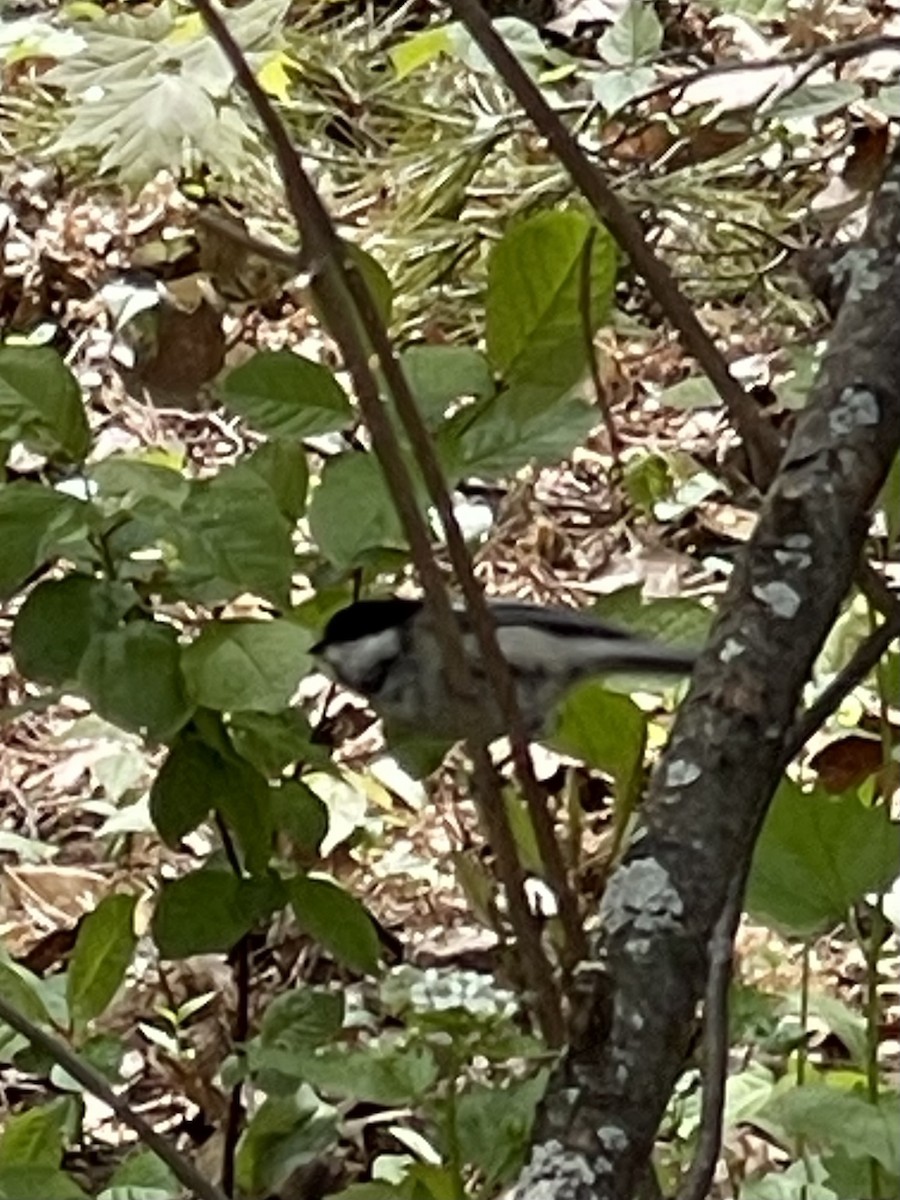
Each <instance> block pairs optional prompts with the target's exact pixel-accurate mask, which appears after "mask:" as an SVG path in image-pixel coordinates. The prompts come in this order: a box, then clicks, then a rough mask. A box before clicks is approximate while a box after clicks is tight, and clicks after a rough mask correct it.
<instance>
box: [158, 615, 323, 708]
mask: <svg viewBox="0 0 900 1200" xmlns="http://www.w3.org/2000/svg"><path fill="white" fill-rule="evenodd" d="M312 642H313V638H312V634H310V632H309V631H308V630H306V629H304V628H303V627H302V626H301V625H297V624H296V623H295V622H293V621H288V620H284V619H276V620H273V621H211V622H210V623H209V624H207V625H205V626H204V627H203V629H202V631H201V633H200V636H199V637H197V638H195V639H194V641H193V642H191V644H190V645H189V646H187V647H185V649H184V650H183V651H182V655H181V667H182V670H183V671H184V677H185V680H186V681H187V688H188V694H189V695H190V696H191V698H192V699H193V700H194V701H195V702H196V703H197V704H200V705H203V707H204V708H213V709H216V710H217V711H219V712H241V711H249V710H255V711H257V712H263V713H278V712H281V711H282V709H285V708H287V706H288V704H290V702H291V699H292V697H293V695H294V693H295V692H296V690H297V685H298V684H299V682H300V680H301V679H302V678H303V677H304V675H306V674H308V673H309V670H310V668H311V667H312V659H311V658H310V657H309V655H308V654H307V650H308V649H309V647H310V646H311V645H312Z"/></svg>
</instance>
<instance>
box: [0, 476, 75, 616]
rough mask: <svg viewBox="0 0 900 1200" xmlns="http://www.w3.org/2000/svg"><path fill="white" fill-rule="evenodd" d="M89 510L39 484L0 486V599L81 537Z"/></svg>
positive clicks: (8, 595)
mask: <svg viewBox="0 0 900 1200" xmlns="http://www.w3.org/2000/svg"><path fill="white" fill-rule="evenodd" d="M89 513H90V507H89V506H88V505H87V504H85V503H84V502H83V501H81V500H76V499H75V498H74V497H72V496H66V495H63V494H61V493H60V492H54V491H52V490H51V489H50V488H48V487H44V485H43V484H40V483H29V482H26V481H24V480H20V481H19V482H17V483H9V484H3V485H0V600H8V599H9V597H10V596H12V595H13V594H14V593H15V592H16V591H17V590H18V589H19V588H20V587H21V586H22V584H23V583H24V582H25V580H26V579H27V578H28V576H29V575H31V573H32V572H33V571H35V570H37V568H38V567H40V566H43V565H44V564H45V563H48V562H51V561H52V560H53V559H54V558H56V557H57V556H58V555H59V554H60V553H62V552H63V550H64V549H65V548H66V545H67V544H68V543H70V542H73V541H79V540H81V539H82V538H84V536H85V534H86V532H87V528H86V525H87V520H88V514H89Z"/></svg>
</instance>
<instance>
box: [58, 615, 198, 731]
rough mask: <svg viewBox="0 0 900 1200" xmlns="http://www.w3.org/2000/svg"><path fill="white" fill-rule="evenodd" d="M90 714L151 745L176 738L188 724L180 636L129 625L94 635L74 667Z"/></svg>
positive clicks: (163, 628) (146, 624)
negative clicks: (128, 731) (137, 736)
mask: <svg viewBox="0 0 900 1200" xmlns="http://www.w3.org/2000/svg"><path fill="white" fill-rule="evenodd" d="M78 682H79V685H80V687H81V689H82V691H83V692H84V694H85V696H86V697H87V699H88V700H89V701H90V702H91V705H92V707H93V708H94V711H95V712H97V713H99V714H100V716H101V717H105V718H106V720H107V721H112V722H113V724H114V725H119V726H121V727H122V729H128V730H130V731H132V732H133V733H140V734H142V735H143V736H144V737H146V738H147V739H148V741H151V742H164V741H167V740H168V739H169V738H171V737H174V735H175V734H176V733H177V732H178V730H179V729H180V728H181V727H182V726H183V725H184V724H185V723H186V722H187V721H188V720H189V718H190V716H191V713H192V711H193V705H192V704H191V702H190V701H189V700H188V697H187V694H186V691H185V686H184V677H183V676H182V674H181V661H180V651H179V648H178V635H177V634H176V632H175V630H174V629H173V628H172V627H171V626H169V625H160V624H158V623H157V622H152V621H133V622H132V623H131V624H129V625H126V626H124V627H123V628H121V629H114V630H111V631H109V632H106V633H99V634H95V636H94V637H92V638H91V640H90V643H89V644H88V648H87V650H86V651H85V653H84V656H83V658H82V659H81V663H80V665H79V668H78Z"/></svg>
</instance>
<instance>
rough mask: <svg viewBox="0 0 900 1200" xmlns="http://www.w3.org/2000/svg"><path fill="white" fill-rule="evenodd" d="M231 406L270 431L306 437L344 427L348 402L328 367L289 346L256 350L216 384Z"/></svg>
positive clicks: (348, 414) (348, 417) (348, 418)
mask: <svg viewBox="0 0 900 1200" xmlns="http://www.w3.org/2000/svg"><path fill="white" fill-rule="evenodd" d="M218 393H219V397H220V399H221V401H222V403H223V404H224V405H225V407H226V408H227V409H229V411H230V412H235V413H238V415H239V416H242V417H246V419H247V420H248V421H249V422H250V424H251V425H252V426H253V427H254V428H255V429H259V430H260V431H261V432H262V433H266V434H269V436H271V437H283V438H305V437H313V436H315V435H317V434H322V433H332V432H334V431H336V430H339V429H344V428H346V427H347V426H348V425H349V424H350V423H351V422H352V420H353V408H352V406H351V404H350V401H349V400H348V399H347V396H346V394H345V392H344V389H343V388H342V387H341V385H340V384H339V383H338V381H337V380H336V379H335V377H334V375H333V374H332V373H331V371H329V370H328V368H327V367H323V366H322V365H321V363H317V362H313V360H312V359H310V358H303V357H302V356H301V355H299V354H293V353H292V352H291V351H290V350H260V351H258V352H257V353H256V354H254V356H253V357H252V358H251V359H249V360H248V361H247V362H245V363H242V364H241V366H239V367H235V369H234V370H233V371H230V372H229V373H228V374H227V375H226V376H225V378H224V379H223V380H222V382H221V383H220V384H219V387H218Z"/></svg>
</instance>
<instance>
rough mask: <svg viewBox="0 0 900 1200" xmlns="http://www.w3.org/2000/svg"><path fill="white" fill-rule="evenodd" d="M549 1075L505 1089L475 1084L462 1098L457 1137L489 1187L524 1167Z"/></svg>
mask: <svg viewBox="0 0 900 1200" xmlns="http://www.w3.org/2000/svg"><path fill="white" fill-rule="evenodd" d="M548 1076H549V1072H547V1071H539V1072H538V1073H537V1074H536V1075H534V1076H532V1078H530V1079H522V1080H513V1081H511V1082H510V1083H508V1084H507V1085H506V1086H505V1087H497V1086H496V1085H493V1086H490V1087H488V1086H485V1085H480V1084H476V1085H474V1086H471V1087H469V1088H468V1089H467V1090H466V1091H465V1092H464V1093H463V1095H462V1096H460V1097H459V1100H458V1102H457V1107H456V1136H457V1138H458V1139H459V1150H460V1153H461V1155H462V1158H463V1160H464V1161H465V1162H467V1163H472V1164H473V1165H475V1166H477V1167H479V1168H480V1169H481V1170H482V1171H483V1172H484V1174H485V1176H486V1182H487V1184H488V1186H490V1187H493V1186H495V1185H496V1184H498V1183H502V1182H506V1181H508V1180H510V1179H512V1178H513V1176H514V1175H515V1173H516V1172H517V1171H518V1170H519V1168H520V1167H521V1166H522V1163H523V1162H524V1159H525V1153H526V1151H527V1149H528V1139H529V1136H530V1134H531V1127H532V1125H533V1123H534V1114H535V1111H536V1110H537V1106H538V1104H539V1103H540V1102H541V1099H542V1098H543V1095H544V1092H545V1091H546V1089H547V1079H548Z"/></svg>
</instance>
